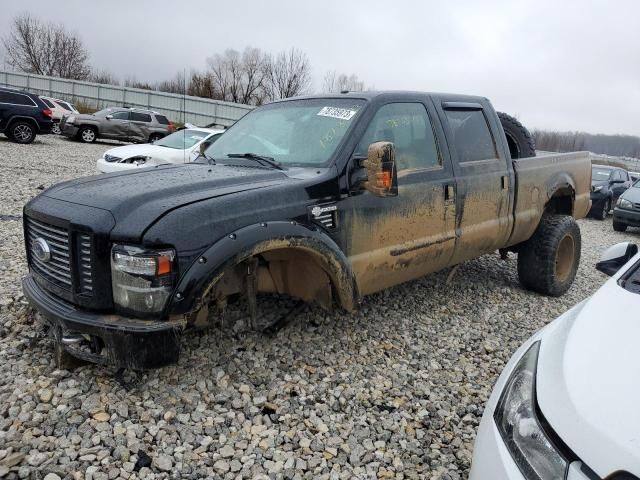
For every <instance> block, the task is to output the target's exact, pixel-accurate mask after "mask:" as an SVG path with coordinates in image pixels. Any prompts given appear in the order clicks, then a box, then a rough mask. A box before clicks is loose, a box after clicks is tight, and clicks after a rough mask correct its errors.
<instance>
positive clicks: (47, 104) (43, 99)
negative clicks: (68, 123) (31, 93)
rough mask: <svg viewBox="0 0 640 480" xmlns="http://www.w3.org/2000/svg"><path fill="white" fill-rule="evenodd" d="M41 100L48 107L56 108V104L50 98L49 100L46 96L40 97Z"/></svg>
mask: <svg viewBox="0 0 640 480" xmlns="http://www.w3.org/2000/svg"><path fill="white" fill-rule="evenodd" d="M40 100H42V101H43V102H44V104H45V105H46V106H47V107H49V108H56V106H55V105H54V104H53V103H51V102H50V101H49V100H47V99H46V98H42V97H40Z"/></svg>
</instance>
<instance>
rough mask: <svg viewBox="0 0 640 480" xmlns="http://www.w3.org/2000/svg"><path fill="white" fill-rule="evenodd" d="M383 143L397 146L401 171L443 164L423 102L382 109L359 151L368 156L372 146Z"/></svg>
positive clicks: (398, 163) (397, 161)
mask: <svg viewBox="0 0 640 480" xmlns="http://www.w3.org/2000/svg"><path fill="white" fill-rule="evenodd" d="M381 141H386V142H393V144H394V145H395V147H396V163H397V166H398V171H402V170H415V169H420V168H430V167H437V166H439V165H441V164H442V161H441V159H440V155H439V154H438V147H437V146H436V139H435V136H434V134H433V128H432V127H431V121H430V120H429V115H428V113H427V110H426V108H425V107H424V105H422V104H421V103H390V104H388V105H384V106H383V107H381V108H380V110H378V112H377V113H376V114H375V116H374V117H373V119H372V120H371V123H369V126H368V127H367V130H366V132H365V133H364V135H363V137H362V140H360V144H359V145H358V149H357V150H358V152H362V153H366V152H367V149H368V148H369V145H370V144H371V143H374V142H381Z"/></svg>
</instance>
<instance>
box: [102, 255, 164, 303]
mask: <svg viewBox="0 0 640 480" xmlns="http://www.w3.org/2000/svg"><path fill="white" fill-rule="evenodd" d="M174 259H175V251H174V250H144V249H142V248H139V247H133V246H128V245H114V246H113V248H112V249H111V286H112V289H113V301H114V302H115V304H116V305H118V306H119V307H120V308H121V309H122V310H124V311H125V312H130V313H133V314H135V315H145V314H153V313H159V312H161V311H162V310H163V309H164V307H165V305H166V304H167V300H168V299H169V296H170V295H171V292H172V290H173V283H174V279H175V269H174Z"/></svg>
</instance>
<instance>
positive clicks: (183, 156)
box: [105, 143, 192, 165]
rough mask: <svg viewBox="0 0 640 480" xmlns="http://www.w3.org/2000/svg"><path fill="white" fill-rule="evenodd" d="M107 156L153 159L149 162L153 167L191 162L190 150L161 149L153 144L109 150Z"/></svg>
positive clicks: (125, 146)
mask: <svg viewBox="0 0 640 480" xmlns="http://www.w3.org/2000/svg"><path fill="white" fill-rule="evenodd" d="M105 154H108V155H114V156H116V157H120V158H122V159H126V158H131V157H138V156H143V157H151V158H152V159H153V161H151V162H148V163H150V164H153V165H158V164H161V163H185V162H190V161H191V160H192V158H190V155H191V152H190V150H177V149H175V148H167V147H161V146H159V145H153V144H151V143H145V144H142V145H124V146H122V147H116V148H112V149H110V150H107V151H106V152H105Z"/></svg>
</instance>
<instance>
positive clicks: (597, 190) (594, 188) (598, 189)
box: [593, 185, 602, 192]
mask: <svg viewBox="0 0 640 480" xmlns="http://www.w3.org/2000/svg"><path fill="white" fill-rule="evenodd" d="M600 190H602V185H598V186H597V187H593V191H594V192H599V191H600Z"/></svg>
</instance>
